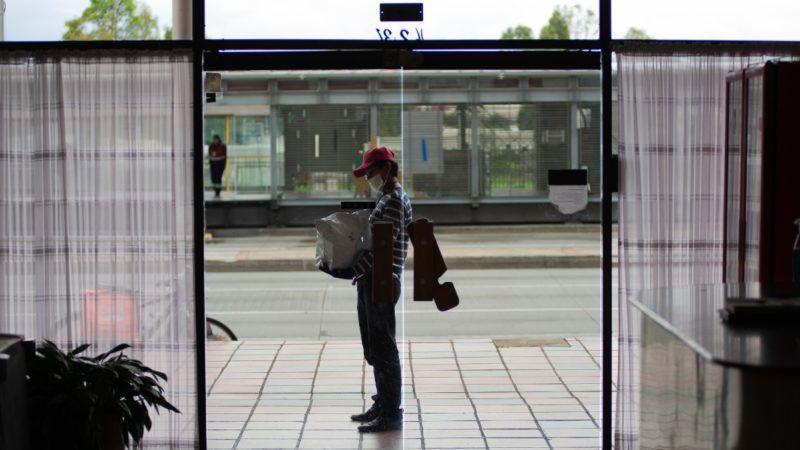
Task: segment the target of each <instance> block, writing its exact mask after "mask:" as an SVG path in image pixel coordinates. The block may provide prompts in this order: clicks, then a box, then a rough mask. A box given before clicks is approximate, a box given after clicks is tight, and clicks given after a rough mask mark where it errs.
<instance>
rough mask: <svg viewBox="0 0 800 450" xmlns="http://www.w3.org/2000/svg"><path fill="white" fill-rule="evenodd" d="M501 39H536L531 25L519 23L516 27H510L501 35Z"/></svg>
mask: <svg viewBox="0 0 800 450" xmlns="http://www.w3.org/2000/svg"><path fill="white" fill-rule="evenodd" d="M500 39H536V37H535V36H534V35H533V30H531V27H529V26H525V25H517V26H515V27H508V28H506V29H505V31H503V34H502V35H500Z"/></svg>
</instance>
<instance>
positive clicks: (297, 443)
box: [207, 338, 601, 449]
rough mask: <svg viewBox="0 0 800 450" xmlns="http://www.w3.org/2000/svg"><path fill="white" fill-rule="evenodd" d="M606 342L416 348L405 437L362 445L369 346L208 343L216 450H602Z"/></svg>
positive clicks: (371, 438)
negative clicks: (359, 416)
mask: <svg viewBox="0 0 800 450" xmlns="http://www.w3.org/2000/svg"><path fill="white" fill-rule="evenodd" d="M600 348H601V341H600V339H599V338H567V339H563V340H562V339H558V340H553V339H547V340H496V341H493V340H491V339H488V338H483V339H453V340H427V339H426V340H422V339H420V340H414V339H411V340H410V344H409V343H404V345H403V346H402V349H401V352H402V353H403V362H404V383H405V394H404V395H405V406H404V407H405V428H404V430H403V431H402V432H392V433H382V434H368V435H359V433H358V432H357V431H356V426H357V424H356V423H353V422H350V419H349V416H350V415H351V414H353V413H356V412H361V411H362V410H363V409H364V408H365V407H368V406H369V404H368V403H367V402H366V401H365V399H367V400H369V399H370V396H371V395H372V394H373V393H374V385H373V383H372V370H371V368H370V367H369V366H365V365H364V362H363V358H362V355H361V344H360V342H359V341H338V340H337V341H257V340H252V341H239V342H209V343H208V347H207V349H208V358H207V359H208V387H209V397H208V438H209V448H214V449H217V448H225V449H230V448H259V449H272V448H337V449H338V448H341V449H361V448H363V449H392V448H397V449H402V448H406V449H417V448H425V449H436V448H450V449H454V448H455V449H467V448H483V449H486V448H491V449H499V448H525V449H533V448H546V449H566V448H598V447H599V445H600V420H601V418H600V366H599V363H600V353H601V352H600Z"/></svg>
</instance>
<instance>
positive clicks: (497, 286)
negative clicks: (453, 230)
mask: <svg viewBox="0 0 800 450" xmlns="http://www.w3.org/2000/svg"><path fill="white" fill-rule="evenodd" d="M448 281H453V280H448ZM453 282H454V283H456V284H457V286H458V287H466V286H469V287H471V288H484V289H501V288H546V287H550V288H553V287H596V288H598V289H600V288H601V287H602V286H601V285H600V282H599V281H598V282H597V283H568V282H567V283H560V284H553V283H548V284H467V283H463V282H460V281H458V280H455V281H453ZM406 284H408V285H410V284H411V282H410V281H409V282H408V283H406ZM320 289H331V290H355V287H354V286H325V287H322V286H320V287H314V288H309V287H304V288H299V287H298V288H295V287H286V288H271V287H263V288H206V292H268V291H274V292H303V291H318V290H320Z"/></svg>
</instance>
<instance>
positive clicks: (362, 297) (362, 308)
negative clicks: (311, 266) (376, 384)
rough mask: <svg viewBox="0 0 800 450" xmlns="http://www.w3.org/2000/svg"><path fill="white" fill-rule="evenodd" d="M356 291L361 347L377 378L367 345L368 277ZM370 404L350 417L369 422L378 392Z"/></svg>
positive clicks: (377, 406)
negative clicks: (367, 407)
mask: <svg viewBox="0 0 800 450" xmlns="http://www.w3.org/2000/svg"><path fill="white" fill-rule="evenodd" d="M356 290H357V293H358V305H357V307H356V308H357V310H358V329H359V331H360V333H361V348H362V349H363V351H364V360H365V361H366V362H367V364H369V365H371V366H372V373H373V376H375V379H376V380H377V377H378V375H377V369H376V367H375V366H374V365H373V363H372V356H371V354H370V345H369V323H368V319H367V306H366V305H367V304H368V303H369V302H372V282H371V280H370V278H369V277H364V278H362V279H360V280H359V281H358V283H357V285H356ZM372 400H373V403H372V406H370V408H369V409H367V410H366V411H364V412H363V413H361V414H354V415H352V416H350V419H351V420H353V421H355V422H370V421H372V420H374V419H375V418H376V417H378V415H379V413H380V398H379V396H378V394H375V395H373V396H372Z"/></svg>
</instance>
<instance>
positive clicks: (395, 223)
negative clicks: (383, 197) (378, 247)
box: [353, 196, 403, 278]
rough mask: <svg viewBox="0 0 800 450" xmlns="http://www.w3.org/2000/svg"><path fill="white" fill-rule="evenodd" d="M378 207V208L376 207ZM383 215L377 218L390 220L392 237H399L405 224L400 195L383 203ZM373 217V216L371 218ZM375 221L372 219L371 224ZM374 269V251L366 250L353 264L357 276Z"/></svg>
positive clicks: (385, 220)
mask: <svg viewBox="0 0 800 450" xmlns="http://www.w3.org/2000/svg"><path fill="white" fill-rule="evenodd" d="M376 209H377V208H376ZM381 211H382V212H383V215H382V216H381V217H380V218H378V219H377V220H380V221H384V222H390V223H391V224H392V239H397V236H398V235H399V234H400V227H402V226H403V203H402V202H401V201H400V199H399V198H398V197H395V196H391V197H389V199H388V200H387V201H386V203H385V204H384V205H383V209H381ZM370 219H372V218H370ZM372 223H373V221H372V220H370V225H371V224H372ZM371 271H372V251H369V250H367V251H364V252H362V253H361V255H360V256H359V258H358V259H357V260H356V263H355V264H353V272H355V276H356V278H358V277H361V276H364V275H365V274H367V273H369V272H371Z"/></svg>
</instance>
